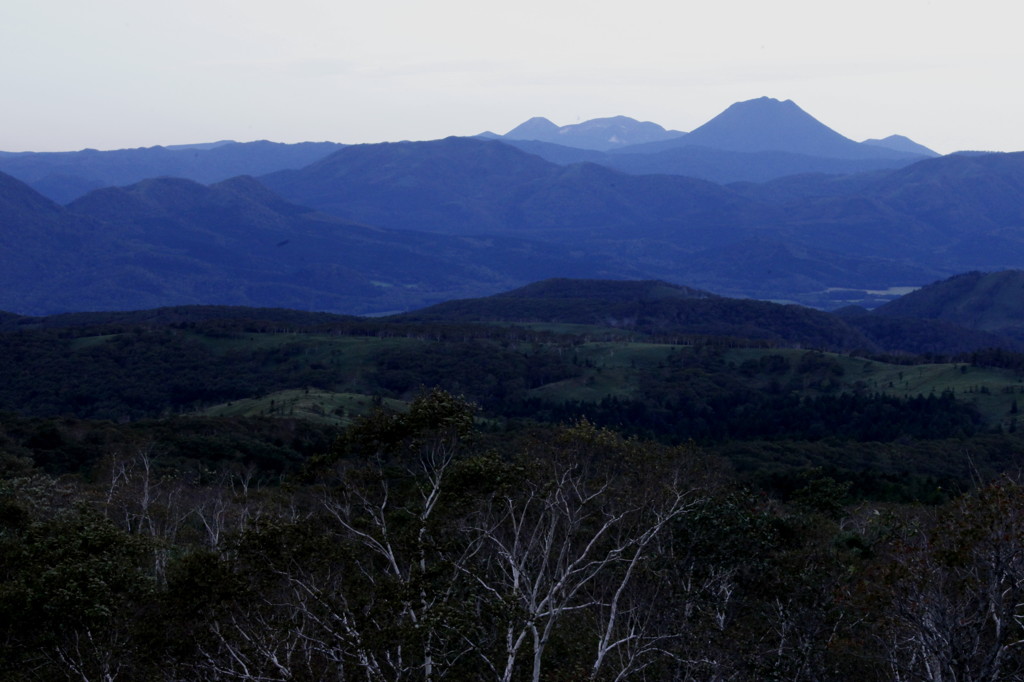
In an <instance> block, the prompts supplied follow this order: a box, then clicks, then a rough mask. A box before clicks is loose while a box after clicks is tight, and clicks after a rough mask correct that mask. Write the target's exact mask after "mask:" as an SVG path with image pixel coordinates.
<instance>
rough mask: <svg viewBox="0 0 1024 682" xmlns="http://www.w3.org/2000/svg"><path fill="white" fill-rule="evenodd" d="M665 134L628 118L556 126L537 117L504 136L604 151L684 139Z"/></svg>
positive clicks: (673, 133)
mask: <svg viewBox="0 0 1024 682" xmlns="http://www.w3.org/2000/svg"><path fill="white" fill-rule="evenodd" d="M685 134H686V133H683V132H680V131H678V130H665V129H664V128H662V127H661V126H660V125H658V124H657V123H651V122H649V121H643V122H642V121H637V120H636V119H633V118H629V117H628V116H612V117H609V118H594V119H591V120H589V121H584V122H583V123H574V124H571V125H564V126H557V125H555V124H554V123H552V122H551V121H549V120H548V119H546V118H543V117H535V118H531V119H530V120H528V121H526V122H524V123H521V124H519V125H518V126H516V127H515V128H513V129H512V130H510V131H508V132H507V133H505V134H504V135H503V136H501V137H502V139H505V140H536V141H540V142H549V143H553V144H558V145H564V146H566V147H576V148H579V149H592V150H599V151H605V150H608V149H615V148H618V147H625V146H629V145H635V144H644V143H648V142H659V141H662V140H671V139H675V138H678V137H681V136H683V135H685Z"/></svg>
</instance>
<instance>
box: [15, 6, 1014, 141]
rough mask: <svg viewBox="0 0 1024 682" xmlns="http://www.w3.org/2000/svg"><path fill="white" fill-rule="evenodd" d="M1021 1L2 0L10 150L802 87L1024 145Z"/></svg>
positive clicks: (913, 126)
mask: <svg viewBox="0 0 1024 682" xmlns="http://www.w3.org/2000/svg"><path fill="white" fill-rule="evenodd" d="M1020 12H1021V9H1020V3H1019V0H974V1H973V2H971V3H967V2H964V1H963V0H957V1H955V2H954V1H952V0H885V1H884V2H883V1H880V0H861V1H860V2H844V3H839V2H834V1H830V0H771V1H769V0H713V1H711V2H709V1H708V0H701V1H700V2H690V1H688V0H675V1H674V2H670V1H669V0H660V1H657V2H654V1H650V0H631V1H630V2H623V1H621V0H620V1H616V2H611V1H608V0H586V1H577V0H545V1H543V2H541V1H538V0H520V1H519V2H500V3H498V2H489V1H487V0H430V1H426V0H424V1H416V2H413V1H403V0H359V1H358V2H354V1H352V0H330V1H328V0H288V1H287V2H284V1H283V0H277V1H275V2H268V1H264V0H177V1H176V2H166V1H160V2H154V1H153V0H88V1H86V0H2V2H0V64H2V65H3V66H2V68H0V98H2V99H0V150H4V151H26V150H32V151H58V150H77V149H82V148H86V147H92V148H97V149H116V148H125V147H141V146H152V145H157V144H163V145H170V144H185V143H195V142H207V141H214V140H220V139H234V140H239V141H248V140H257V139H269V140H274V141H279V142H299V141H303V140H331V141H335V142H345V143H358V142H382V141H392V140H403V139H409V140H425V139H436V138H440V137H446V136H448V135H473V134H476V133H479V132H482V131H484V130H492V131H494V132H498V133H504V132H507V131H508V130H509V129H511V128H513V127H514V126H516V125H518V124H519V123H521V122H522V121H524V120H526V119H527V118H530V117H531V116H545V117H547V118H549V119H551V120H552V121H554V122H555V123H557V124H559V125H564V124H568V123H577V122H579V121H584V120H587V119H591V118H597V117H603V116H614V115H619V114H621V115H625V116H631V117H633V118H636V119H640V120H648V121H654V122H656V123H659V124H660V125H663V126H665V127H666V128H674V129H677V130H686V131H688V130H692V129H693V128H696V127H697V126H699V125H701V124H702V123H704V122H705V121H707V120H708V119H710V118H711V117H713V116H715V115H716V114H718V113H720V112H721V111H722V110H723V109H725V108H726V107H727V106H729V105H730V104H732V103H733V102H737V101H741V100H747V99H752V98H755V97H760V96H763V95H767V96H769V97H775V98H778V99H792V100H794V101H795V102H796V103H797V104H799V105H800V106H801V107H802V108H803V109H804V110H805V111H807V112H808V113H810V114H811V115H812V116H814V117H815V118H817V119H818V120H820V121H821V122H822V123H825V124H826V125H828V126H830V127H831V128H833V129H834V130H836V131H838V132H840V133H842V134H843V135H846V136H847V137H851V138H853V139H855V140H863V139H866V138H870V137H876V138H878V137H885V136H887V135H891V134H894V133H898V134H903V135H907V136H908V137H911V138H912V139H914V140H915V141H917V142H920V143H921V144H924V145H926V146H928V147H931V148H932V149H934V150H935V151H938V152H941V153H948V152H952V151H956V150H960V149H985V150H1002V151H1018V150H1024V87H1022V83H1021V73H1024V40H1021V37H1020Z"/></svg>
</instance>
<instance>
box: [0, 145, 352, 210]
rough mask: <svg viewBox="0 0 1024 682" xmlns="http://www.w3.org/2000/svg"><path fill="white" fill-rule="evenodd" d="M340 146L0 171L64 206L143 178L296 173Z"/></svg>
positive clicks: (181, 149)
mask: <svg viewBox="0 0 1024 682" xmlns="http://www.w3.org/2000/svg"><path fill="white" fill-rule="evenodd" d="M343 146H344V145H340V144H336V143H334V142H302V143H299V144H281V143H277V142H267V141H266V140H262V141H259V142H244V143H243V142H232V141H221V142H213V143H208V144H195V145H175V146H172V147H147V148H139V149H118V150H113V151H97V150H95V149H84V150H82V151H78V152H25V153H18V154H2V155H0V171H3V172H5V173H8V174H10V175H12V176H14V177H16V178H18V179H20V180H22V181H23V182H25V183H27V184H28V185H30V186H31V187H32V188H33V189H35V190H36V191H38V192H40V193H42V194H44V195H45V196H47V197H49V198H51V199H53V200H54V201H56V202H58V203H62V204H63V203H67V202H69V201H71V200H72V199H75V198H77V197H79V196H81V195H83V194H85V193H86V192H88V191H90V190H94V189H99V188H102V187H111V186H119V185H129V184H131V183H133V182H138V181H139V180H144V179H146V178H154V177H161V176H174V177H180V178H188V179H190V180H195V181H196V182H201V183H210V182H219V181H221V180H226V179H227V178H231V177H235V176H237V175H263V174H265V173H270V172H273V171H275V170H281V169H284V168H301V167H303V166H307V165H309V164H310V163H312V162H314V161H316V160H317V159H320V158H322V157H324V156H327V155H328V154H330V153H331V152H333V151H336V150H338V149H340V148H341V147H343Z"/></svg>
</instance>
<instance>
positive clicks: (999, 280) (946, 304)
mask: <svg viewBox="0 0 1024 682" xmlns="http://www.w3.org/2000/svg"><path fill="white" fill-rule="evenodd" d="M874 314H875V315H876V316H879V317H887V318H889V317H903V318H918V319H928V320H941V321H944V322H952V323H954V324H958V325H961V326H964V327H968V328H971V329H979V330H983V331H990V332H1000V333H1012V334H1014V335H1016V336H1017V337H1018V338H1024V271H1021V270H1006V271H1001V272H988V273H984V272H968V273H965V274H962V275H957V276H955V277H951V278H949V279H946V280H943V281H941V282H936V283H934V284H930V285H928V286H926V287H922V288H920V289H918V290H917V291H914V292H912V293H910V294H907V295H906V296H903V297H901V298H899V299H897V300H895V301H892V302H891V303H887V304H886V305H884V306H881V307H880V308H878V309H876V310H875V311H874Z"/></svg>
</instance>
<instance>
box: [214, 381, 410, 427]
mask: <svg viewBox="0 0 1024 682" xmlns="http://www.w3.org/2000/svg"><path fill="white" fill-rule="evenodd" d="M381 403H382V404H384V405H386V406H387V407H390V408H392V409H394V410H397V411H404V410H405V409H407V408H408V405H407V404H406V403H404V402H402V401H401V400H392V399H391V398H384V399H383V400H382V401H381ZM378 404H380V403H378V402H377V401H375V399H374V397H373V396H368V395H363V394H361V393H335V392H333V391H323V390H320V389H314V388H310V389H288V390H286V391H276V392H274V393H269V394H267V395H265V396H262V397H260V398H246V399H243V400H233V401H231V402H229V403H224V404H221V405H214V406H213V407H209V408H206V409H205V410H203V411H202V412H201V413H200V414H203V415H205V416H209V417H256V416H260V417H263V416H268V417H295V418H299V419H308V420H311V421H319V422H326V423H330V424H335V425H337V426H348V424H350V423H351V422H352V420H353V419H354V418H355V417H359V416H362V415H365V414H368V413H370V412H371V411H372V410H373V408H374V407H376V406H377V405H378Z"/></svg>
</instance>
